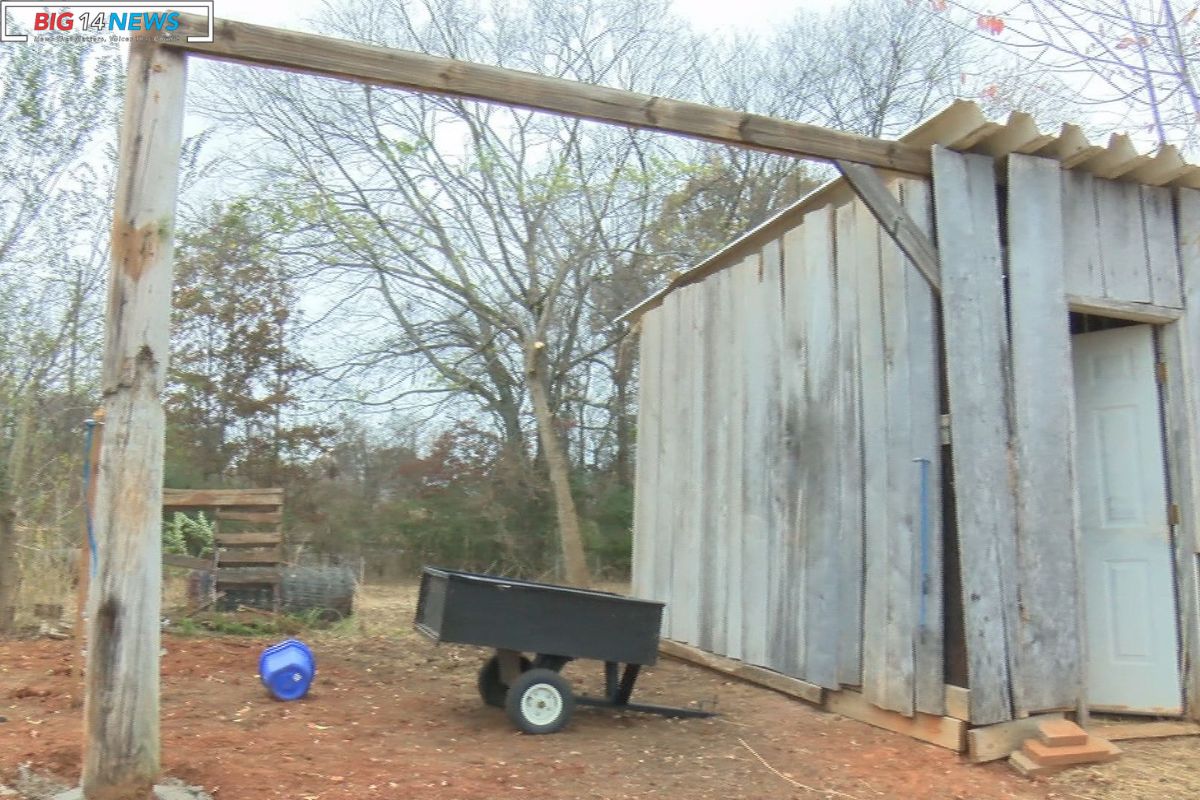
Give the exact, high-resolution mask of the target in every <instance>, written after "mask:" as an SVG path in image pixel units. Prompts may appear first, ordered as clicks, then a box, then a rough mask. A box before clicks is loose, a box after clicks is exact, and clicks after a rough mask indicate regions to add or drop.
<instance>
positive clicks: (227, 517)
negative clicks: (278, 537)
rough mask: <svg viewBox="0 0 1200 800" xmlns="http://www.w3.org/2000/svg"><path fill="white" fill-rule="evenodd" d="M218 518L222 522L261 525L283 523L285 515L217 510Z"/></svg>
mask: <svg viewBox="0 0 1200 800" xmlns="http://www.w3.org/2000/svg"><path fill="white" fill-rule="evenodd" d="M216 516H217V519H219V520H221V521H222V522H225V521H228V522H253V523H257V524H260V525H271V524H279V523H280V522H283V514H282V513H281V512H279V511H223V510H221V509H217V515H216Z"/></svg>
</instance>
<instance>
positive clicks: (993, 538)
mask: <svg viewBox="0 0 1200 800" xmlns="http://www.w3.org/2000/svg"><path fill="white" fill-rule="evenodd" d="M933 166H934V195H935V202H936V218H937V227H938V249H939V253H940V256H941V262H942V263H941V266H942V320H943V325H944V331H943V335H944V339H945V353H946V376H947V383H948V386H947V388H948V391H949V397H950V427H951V439H952V442H953V471H954V485H955V492H956V500H957V502H956V509H957V516H958V520H957V523H958V525H957V529H958V540H959V552H960V555H961V560H962V583H963V610H964V617H965V625H966V635H967V666H968V673H969V676H970V684H971V721H972V722H973V723H976V724H981V725H983V724H990V723H994V722H1004V721H1006V720H1009V719H1011V718H1012V690H1011V685H1010V675H1011V669H1010V664H1011V657H1012V653H1013V651H1014V650H1015V649H1016V642H1015V638H1016V612H1017V603H1016V592H1015V574H1014V573H1015V569H1016V566H1015V565H1016V554H1015V552H1014V551H1015V528H1016V510H1015V508H1014V501H1013V495H1012V483H1011V481H1012V474H1011V470H1010V464H1009V460H1010V455H1009V430H1008V380H1007V375H1006V374H1005V373H1006V366H1005V365H1007V364H1008V363H1009V359H1008V342H1007V336H1006V321H1005V303H1004V274H1003V265H1002V262H1001V251H1000V236H999V230H998V221H997V214H996V185H995V176H994V166H993V162H992V159H991V158H989V157H986V156H976V155H964V154H960V153H953V152H950V151H948V150H946V149H944V148H941V147H934V149H933Z"/></svg>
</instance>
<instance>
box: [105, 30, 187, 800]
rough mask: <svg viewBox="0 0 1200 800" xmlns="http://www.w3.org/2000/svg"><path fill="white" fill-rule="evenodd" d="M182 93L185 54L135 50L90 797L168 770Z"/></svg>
mask: <svg viewBox="0 0 1200 800" xmlns="http://www.w3.org/2000/svg"><path fill="white" fill-rule="evenodd" d="M185 85H186V71H185V56H184V55H183V54H182V53H180V52H178V51H170V50H165V49H160V48H159V47H158V46H156V45H155V44H153V43H152V42H149V41H135V42H133V44H132V45H131V46H130V51H129V72H128V83H127V85H126V89H125V115H124V120H123V122H122V126H121V144H120V166H119V170H118V174H117V188H116V196H115V200H114V210H113V230H112V248H111V250H112V260H111V269H110V273H109V289H108V312H107V320H106V331H105V343H104V364H103V375H102V380H103V390H104V409H105V413H106V418H105V424H106V427H107V431H106V435H105V437H104V438H105V441H104V444H105V447H104V452H103V453H102V454H101V460H100V471H99V473H98V475H97V486H96V506H95V509H94V531H95V535H96V539H97V542H98V554H97V555H98V557H97V559H96V574H95V578H94V579H93V580H92V582H91V590H90V592H89V596H88V610H89V614H88V641H89V646H88V664H87V699H86V707H85V758H84V764H83V791H84V796H85V797H87V798H88V800H135V798H136V800H144V799H145V798H146V797H148V796H149V795H150V791H151V787H152V786H153V784H154V779H155V778H156V777H157V775H158V770H159V735H158V697H159V686H158V668H159V641H160V633H159V611H160V606H161V583H162V564H161V557H162V555H161V551H162V546H161V539H160V537H161V532H160V528H161V523H162V472H163V438H164V421H163V410H162V400H161V394H162V390H163V382H164V378H165V375H166V369H167V359H168V349H169V344H170V336H169V333H170V331H169V323H170V315H171V269H172V262H173V260H174V241H173V234H174V223H175V195H176V188H177V185H178V171H179V152H180V143H181V139H182V127H183V99H184V87H185Z"/></svg>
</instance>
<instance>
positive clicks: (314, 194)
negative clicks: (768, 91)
mask: <svg viewBox="0 0 1200 800" xmlns="http://www.w3.org/2000/svg"><path fill="white" fill-rule="evenodd" d="M367 11H368V4H362V3H351V4H349V5H347V6H344V7H342V9H341V11H340V12H339V13H337V14H335V15H334V17H333V20H334V23H335V24H336V25H337V26H338V28H339V31H338V32H339V33H341V34H342V35H345V36H349V37H351V38H357V39H363V40H367V41H377V42H379V43H383V44H388V45H392V46H401V47H408V48H415V49H422V50H426V51H429V52H435V53H439V54H443V55H449V56H454V57H458V58H465V59H471V60H475V61H482V62H485V63H495V64H503V65H505V66H510V67H517V68H523V69H535V70H537V71H541V72H547V73H550V74H554V75H559V76H563V77H570V78H575V79H579V80H585V81H588V82H592V83H610V84H613V85H619V86H622V87H624V88H632V89H638V90H641V91H646V92H651V93H660V94H682V93H685V92H686V89H687V83H688V81H689V78H688V75H689V74H690V72H689V70H688V68H687V67H688V65H689V64H690V63H692V61H693V60H694V55H695V52H696V50H697V47H696V43H695V42H693V41H690V40H689V39H688V38H687V37H686V36H680V35H679V29H678V27H676V26H675V25H673V24H672V22H671V19H670V17H669V14H668V13H667V10H666V5H665V3H662V2H659V3H651V4H644V3H639V2H632V0H622V1H621V2H616V3H600V2H590V3H584V4H582V5H577V6H574V7H568V6H563V5H562V4H559V3H555V2H550V1H549V0H538V2H534V3H531V4H530V5H528V6H526V7H523V8H520V9H512V8H503V7H499V6H497V7H493V8H491V9H490V10H488V11H484V10H483V9H482V8H480V7H476V6H474V5H470V4H465V3H461V2H454V1H453V0H427V2H424V3H419V4H412V3H403V2H386V3H372V4H369V13H366V12H367ZM200 104H201V105H202V107H203V108H204V109H205V112H206V113H208V114H210V115H211V116H212V117H214V118H215V119H218V120H219V121H220V122H221V123H222V124H224V125H233V126H237V127H238V129H239V131H240V133H241V135H242V136H246V137H253V140H254V141H255V142H256V145H257V147H256V148H255V150H256V151H257V152H258V153H260V154H261V156H262V157H261V158H253V159H243V161H244V163H245V165H246V166H247V167H248V168H250V169H252V170H254V171H255V172H257V173H258V174H260V175H263V176H266V177H267V178H268V179H269V181H270V182H271V184H272V185H273V189H274V191H273V194H274V199H275V201H276V202H277V203H278V204H279V207H280V208H281V209H284V210H285V211H284V212H283V213H285V214H287V215H288V216H290V217H292V218H294V219H296V220H298V222H299V225H298V226H297V227H298V228H299V230H298V233H297V235H296V236H295V237H294V238H293V241H292V247H293V253H294V255H295V257H296V258H297V259H307V261H308V263H310V264H311V265H312V270H313V272H312V274H313V275H314V276H317V277H316V279H317V280H319V281H321V282H323V283H324V284H325V285H326V286H329V287H336V288H335V289H331V291H338V292H339V293H340V294H341V297H340V298H339V299H338V300H336V301H330V302H331V305H333V306H335V307H336V309H335V310H336V311H337V319H338V325H339V329H340V330H342V331H347V330H353V329H354V327H356V326H355V324H354V323H355V321H359V322H361V327H358V330H359V331H360V332H361V335H359V336H357V337H355V336H353V334H351V335H349V336H343V342H344V343H345V344H347V345H348V350H349V351H350V352H349V356H350V357H349V358H348V359H346V360H345V361H343V363H342V367H343V368H342V369H341V370H339V371H338V372H337V373H336V376H337V377H338V378H339V379H341V380H343V381H345V380H349V379H351V378H357V379H359V380H362V379H363V378H364V376H376V377H377V376H384V377H383V378H382V381H384V383H382V385H377V386H375V387H373V390H372V392H371V393H372V394H373V395H374V400H376V401H382V402H396V401H407V402H413V401H414V400H420V399H421V398H428V399H432V400H434V401H436V402H437V403H438V404H439V405H438V407H439V408H442V409H444V408H446V407H447V406H446V404H450V406H451V407H454V406H457V407H458V408H459V409H460V411H461V412H465V413H468V414H477V413H479V412H482V413H483V414H484V415H485V416H486V417H490V418H491V419H493V420H494V421H495V423H496V425H497V428H498V430H499V431H500V432H501V433H502V435H503V439H504V441H505V443H506V446H507V448H508V450H509V452H510V453H511V458H512V461H513V462H514V463H521V464H525V463H527V460H528V459H529V458H530V457H531V456H530V454H531V453H532V457H533V459H534V461H533V463H540V464H542V465H544V467H545V469H546V470H547V473H548V475H549V477H550V483H551V486H552V488H553V497H554V503H555V507H556V510H557V518H558V526H559V532H560V537H561V549H562V554H563V558H564V568H565V574H566V577H567V580H569V581H571V582H573V583H586V582H587V581H588V570H587V566H586V562H585V561H584V557H583V553H584V550H583V543H582V538H583V537H582V532H581V529H580V523H579V513H578V510H577V508H576V503H575V499H574V495H573V492H572V488H571V474H570V472H571V468H570V459H569V457H568V453H567V445H568V443H569V441H570V438H569V435H568V434H569V433H570V431H572V430H577V429H578V428H579V426H580V424H581V422H582V421H583V420H581V419H579V418H577V417H576V416H575V415H576V413H584V414H586V413H588V412H587V410H586V409H596V408H603V407H605V406H606V405H607V403H606V401H605V400H603V399H599V398H596V399H593V398H582V397H581V395H582V394H583V393H584V391H585V387H587V388H588V389H590V390H594V391H597V392H599V393H602V394H605V393H608V392H609V391H610V390H611V383H609V379H611V377H612V374H611V373H610V375H609V376H607V378H604V379H600V380H594V381H593V380H592V378H594V377H596V375H597V374H598V373H597V372H596V369H597V364H598V362H611V350H612V347H613V344H614V342H615V341H617V339H618V338H619V337H620V335H621V333H622V332H621V331H619V330H617V329H616V328H614V326H612V325H611V324H607V322H606V321H605V318H604V315H605V313H606V312H607V311H608V310H609V309H607V308H606V309H604V310H603V311H601V310H600V309H598V306H597V301H598V300H599V299H600V297H601V295H603V291H602V287H605V286H610V285H612V284H613V283H615V282H617V281H622V280H625V279H626V278H628V277H629V276H630V275H634V274H636V275H638V282H639V283H640V285H642V286H643V287H644V286H647V285H649V283H650V282H651V281H652V280H653V278H652V276H650V275H648V274H647V269H648V268H649V267H651V266H653V265H651V264H648V263H647V258H646V247H647V245H648V240H649V230H650V228H651V227H652V226H653V225H654V224H655V223H656V222H657V221H658V220H659V218H660V214H659V199H660V197H661V195H662V194H663V192H662V187H664V186H670V185H678V183H679V182H680V181H682V180H684V176H685V175H686V172H687V164H686V162H685V161H683V160H682V159H681V158H680V156H679V153H680V152H686V150H682V151H681V150H680V149H679V146H678V145H677V144H676V143H674V142H671V141H670V140H669V139H667V138H666V137H662V136H654V135H650V134H645V133H638V132H633V131H627V130H623V129H618V128H612V127H605V126H599V125H595V124H591V123H586V122H581V121H578V120H565V119H560V118H555V117H550V116H547V115H542V114H536V113H531V112H522V111H516V110H511V109H505V108H495V107H489V106H484V105H480V104H477V103H471V102H467V101H463V100H459V99H455V98H441V97H433V96H427V95H426V96H410V95H407V94H404V93H400V92H395V91H387V90H378V89H373V88H370V87H357V86H347V85H343V84H338V83H334V82H330V81H318V80H311V79H303V78H297V77H293V76H279V75H267V74H250V75H247V74H245V73H236V77H230V78H229V79H228V80H226V81H224V82H223V83H222V85H221V88H220V90H219V91H218V92H217V93H214V94H213V95H212V96H210V97H206V98H202V99H201V100H200ZM688 147H689V148H690V147H691V145H688ZM673 148H674V149H673ZM607 319H608V320H611V316H609V317H608V318H607ZM389 387H390V389H391V391H390V392H386V391H381V389H383V390H386V389H388V388H389ZM467 399H470V400H471V401H473V404H474V407H473V408H472V406H471V405H469V404H467V403H466V402H465V401H466V400H467ZM581 400H583V402H581ZM476 409H477V410H476ZM581 409H583V410H582V411H581ZM527 420H531V421H532V427H533V429H534V430H535V431H536V437H534V438H533V439H532V440H530V439H529V438H528V437H527V433H526V429H527ZM526 468H527V467H526Z"/></svg>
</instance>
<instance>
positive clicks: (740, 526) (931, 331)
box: [634, 180, 944, 715]
mask: <svg viewBox="0 0 1200 800" xmlns="http://www.w3.org/2000/svg"><path fill="white" fill-rule="evenodd" d="M895 191H896V192H897V194H898V195H899V196H900V197H901V199H902V201H903V202H904V203H905V205H906V206H908V207H909V208H910V212H911V213H912V215H913V216H914V218H916V219H918V220H920V223H921V224H923V225H925V226H926V227H928V226H929V225H930V221H931V219H932V209H931V205H930V204H931V194H930V189H929V185H928V183H926V182H922V181H917V180H911V181H902V182H899V183H897V184H896V185H895ZM933 309H934V298H933V296H932V294H931V291H930V290H929V288H928V286H927V285H925V284H924V282H923V281H922V280H921V278H920V277H919V276H918V275H917V273H916V272H915V271H914V270H912V269H911V267H910V266H909V265H907V264H906V263H904V257H903V256H902V255H901V254H900V252H899V251H898V250H897V249H896V248H895V246H894V245H893V244H892V243H891V240H890V239H889V238H888V237H886V236H885V235H881V231H880V229H879V227H878V225H877V224H876V223H875V221H874V218H873V217H872V216H871V215H870V213H869V212H868V211H867V209H866V208H865V207H864V206H862V205H861V203H858V202H854V203H850V204H847V205H844V206H842V207H841V208H837V209H834V208H825V209H819V210H817V211H814V212H812V213H810V214H808V215H806V216H805V217H804V219H803V220H802V222H801V223H800V224H799V225H797V226H795V227H793V228H791V229H790V230H787V231H783V232H781V234H780V235H779V236H778V237H777V238H774V239H771V240H769V241H767V242H766V243H765V244H764V245H763V246H762V247H761V249H759V250H757V251H756V252H754V253H752V254H750V255H749V256H746V257H744V258H741V260H739V261H737V262H736V263H734V264H732V265H731V266H729V267H728V268H727V269H725V270H722V271H720V272H717V273H714V274H713V275H711V276H709V277H708V278H706V279H705V280H703V281H700V282H697V283H695V284H692V285H690V286H686V287H683V288H682V289H680V290H679V291H676V292H672V293H671V294H669V295H667V296H666V297H665V298H664V299H663V303H662V305H660V306H658V307H657V308H655V309H653V310H651V311H649V312H647V313H646V315H644V316H643V318H642V325H643V332H642V335H643V344H642V347H643V350H644V352H645V353H646V356H644V358H646V359H647V360H646V361H644V367H643V370H644V377H643V389H642V397H643V400H642V408H641V411H640V417H639V424H640V425H641V426H642V427H641V429H640V432H639V437H640V442H641V446H640V448H639V468H638V486H637V493H638V505H637V509H636V513H635V539H634V541H635V545H634V547H635V551H634V552H635V565H634V579H635V590H636V591H637V592H638V593H639V594H642V595H645V596H647V597H651V598H653V599H659V600H664V601H666V602H667V603H668V609H669V611H668V614H667V616H666V621H665V623H664V635H666V636H667V637H669V638H672V639H676V640H678V641H683V642H687V643H689V644H695V645H698V646H700V647H702V648H704V649H706V650H710V651H712V652H715V653H718V654H720V655H726V656H731V657H734V658H740V659H743V660H745V661H747V662H749V663H752V664H757V665H759V666H764V667H768V668H770V669H774V670H777V671H779V672H781V673H784V674H787V675H791V676H793V677H797V678H800V679H802V680H806V681H808V682H810V683H814V684H818V685H821V686H824V687H827V688H830V689H837V688H840V687H842V686H854V687H862V688H863V692H864V694H865V695H866V697H867V699H868V700H870V701H871V702H873V703H875V704H876V705H878V706H880V707H882V708H887V709H891V710H895V711H899V712H901V713H904V714H908V715H911V714H912V713H913V712H914V711H915V710H920V711H925V712H929V713H935V714H936V713H942V711H943V710H944V708H943V702H944V700H943V698H944V687H943V681H942V679H941V665H942V636H941V630H942V625H941V593H942V589H941V570H940V565H939V563H938V562H939V559H940V557H941V551H942V544H941V524H940V509H941V499H940V452H939V450H940V447H939V441H938V429H939V428H938V426H939V415H940V412H941V409H940V399H939V398H940V396H941V390H940V385H939V378H938V376H939V372H940V371H939V368H938V361H937V353H938V347H939V346H938V339H937V331H936V325H935V323H936V314H935V313H934V311H933ZM714 331H715V334H714ZM697 356H700V357H699V358H697ZM647 357H648V358H647ZM650 406H653V407H654V408H655V410H648V407H650ZM922 475H924V476H925V486H924V489H925V490H924V493H922ZM923 553H924V558H923V557H922V554H923ZM922 568H924V570H925V572H924V573H922V572H921V570H922ZM917 664H920V665H921V671H920V675H918V670H917Z"/></svg>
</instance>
